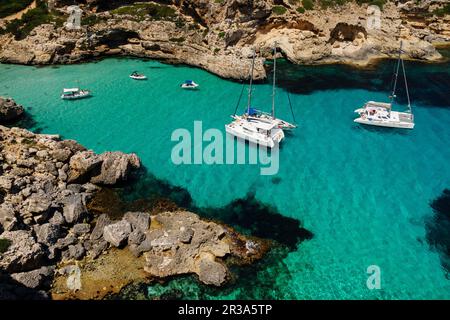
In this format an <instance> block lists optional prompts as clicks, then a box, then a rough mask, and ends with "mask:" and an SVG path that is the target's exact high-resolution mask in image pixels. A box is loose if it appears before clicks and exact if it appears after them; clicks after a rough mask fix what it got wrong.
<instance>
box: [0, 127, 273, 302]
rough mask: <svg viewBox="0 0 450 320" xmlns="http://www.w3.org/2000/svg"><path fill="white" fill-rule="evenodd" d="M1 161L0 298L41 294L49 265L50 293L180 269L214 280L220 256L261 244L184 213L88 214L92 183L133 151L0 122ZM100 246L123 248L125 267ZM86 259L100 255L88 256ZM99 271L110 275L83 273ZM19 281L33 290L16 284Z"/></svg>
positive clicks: (131, 162)
mask: <svg viewBox="0 0 450 320" xmlns="http://www.w3.org/2000/svg"><path fill="white" fill-rule="evenodd" d="M0 164H1V166H0V278H1V279H5V280H4V281H5V285H4V286H3V285H2V286H0V297H3V298H5V299H10V298H11V299H12V298H17V297H20V298H24V297H27V298H33V299H37V298H39V299H40V298H46V297H48V295H47V292H48V291H49V290H50V284H51V283H52V280H53V278H54V276H55V274H56V277H57V279H56V280H55V281H56V282H55V284H54V288H53V289H52V295H55V296H54V297H58V298H69V297H73V294H75V291H76V292H79V294H81V295H82V296H77V297H78V298H96V297H97V298H101V297H103V296H104V295H105V294H107V293H108V292H110V291H108V290H107V291H104V290H103V289H102V288H103V287H110V284H109V283H108V281H110V282H114V281H116V280H117V281H118V283H115V282H114V283H115V285H114V286H113V287H114V290H118V289H120V288H122V287H123V286H125V285H126V284H128V283H130V282H132V281H148V280H149V279H150V278H151V277H159V278H163V277H167V276H173V275H179V274H186V273H196V274H198V276H199V279H200V281H202V282H204V283H206V284H212V285H221V284H223V283H224V282H225V281H226V280H227V278H228V268H227V267H226V266H225V264H224V262H223V259H224V257H225V256H228V255H232V256H234V257H235V258H238V259H240V260H241V261H243V262H245V261H247V262H249V261H252V260H254V259H258V258H260V257H261V255H262V254H263V252H264V251H265V250H266V249H265V246H263V245H262V244H261V243H260V242H259V241H258V240H249V239H247V238H245V237H243V236H241V235H239V234H237V233H236V232H235V231H233V230H232V229H231V228H228V227H225V226H221V225H218V224H216V223H213V222H205V221H202V220H201V219H200V218H199V217H198V216H197V215H195V214H193V213H190V212H185V211H176V212H165V213H160V214H158V215H155V216H151V215H150V214H149V213H145V212H127V213H125V214H124V215H123V217H121V218H119V220H114V219H117V218H114V219H113V218H110V217H109V216H108V215H107V214H101V215H99V216H96V215H94V214H93V213H92V212H90V210H89V209H88V207H89V202H90V200H91V199H92V198H93V197H95V196H96V194H97V192H98V191H99V190H100V189H101V188H102V187H103V186H110V185H117V184H118V183H123V182H124V181H126V180H127V179H129V178H130V176H131V175H132V174H133V173H134V172H136V171H137V170H138V169H139V168H140V160H139V158H138V157H137V156H136V155H135V154H124V153H122V152H105V153H103V154H100V155H98V154H96V153H94V152H93V151H90V150H86V149H85V148H84V147H83V146H81V145H80V144H78V143H77V142H76V141H73V140H60V139H59V137H58V136H57V135H45V134H34V133H32V132H30V131H27V130H25V129H20V128H7V127H4V126H1V125H0ZM249 243H250V245H248V244H249ZM116 248H118V249H116ZM115 250H116V251H115ZM117 250H118V251H117ZM122 251H127V252H128V256H127V254H126V253H125V254H124V253H118V252H122ZM108 255H111V257H113V258H114V257H116V256H117V255H119V256H124V255H125V256H126V257H127V258H126V259H122V260H120V261H121V262H120V263H122V264H125V265H128V266H129V268H128V269H127V267H126V266H123V268H122V266H121V265H120V264H119V265H118V264H117V263H118V262H117V260H116V259H115V258H114V259H113V258H111V257H110V256H108ZM103 256H106V257H105V258H102V257H103ZM95 259H103V260H101V263H100V265H97V264H96V260H95ZM77 260H83V262H84V263H85V264H86V267H82V266H78V265H77V264H76V263H74V262H75V261H77ZM107 263H110V264H112V265H110V266H105V264H107ZM138 266H139V268H140V269H139V270H138V271H136V270H137V269H136V268H137V267H138ZM143 269H145V271H146V272H142V270H143ZM103 270H111V272H114V273H115V275H114V276H113V275H111V277H116V278H117V279H116V280H114V279H111V278H102V279H103V280H102V281H103V282H102V281H99V280H98V279H97V278H96V277H97V276H98V275H95V276H94V277H93V278H90V275H92V272H94V273H101V272H103ZM133 270H134V271H136V274H133V275H130V272H131V273H133V272H134V271H133ZM122 271H123V273H122ZM2 281H3V280H2ZM18 286H20V288H22V289H24V288H25V289H30V290H31V289H32V290H34V291H32V292H29V291H27V290H25V291H23V290H19V291H17V288H18ZM99 286H100V287H99ZM84 287H87V288H88V289H87V291H83V290H82V289H83V288H84ZM91 289H92V290H93V292H98V291H99V290H100V291H102V293H103V295H100V296H98V295H96V294H91V293H92V292H91V291H90V290H91ZM94 289H95V290H94ZM39 290H40V291H39ZM42 290H43V291H42ZM77 290H78V291H77ZM111 290H112V291H114V290H113V289H111ZM16 291H17V292H19V293H17V292H16ZM83 295H84V296H83Z"/></svg>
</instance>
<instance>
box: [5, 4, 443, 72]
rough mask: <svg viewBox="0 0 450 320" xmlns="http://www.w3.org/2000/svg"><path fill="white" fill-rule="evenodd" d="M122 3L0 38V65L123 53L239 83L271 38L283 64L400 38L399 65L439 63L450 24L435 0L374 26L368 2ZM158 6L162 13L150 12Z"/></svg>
mask: <svg viewBox="0 0 450 320" xmlns="http://www.w3.org/2000/svg"><path fill="white" fill-rule="evenodd" d="M126 5H130V2H129V1H123V2H121V1H114V2H113V3H111V2H109V1H106V0H105V1H88V5H81V8H82V10H83V12H84V17H85V20H84V24H83V26H82V28H81V29H80V30H67V29H66V28H64V27H63V26H58V27H56V26H55V24H43V25H40V26H37V27H36V28H35V29H34V30H33V31H32V32H31V33H30V34H29V35H28V36H27V37H25V38H24V39H16V38H15V37H14V36H13V35H11V34H4V35H0V43H1V44H2V45H0V61H3V62H12V63H22V64H50V63H74V62H79V61H83V60H85V59H88V58H92V57H98V56H102V55H117V54H121V55H133V56H138V57H148V58H156V59H163V60H165V61H168V62H173V63H186V64H189V65H193V66H197V67H200V68H203V69H206V70H208V71H210V72H212V73H215V74H217V75H219V76H222V77H225V78H234V79H243V78H247V77H248V74H249V67H250V63H251V56H252V49H253V48H255V49H256V50H257V52H258V58H257V60H256V64H255V79H261V78H264V77H265V76H266V73H265V70H264V67H263V58H264V57H269V56H270V49H271V48H272V47H273V45H274V42H275V41H277V42H278V47H279V48H280V49H281V51H283V53H284V55H285V56H286V57H287V59H289V60H290V61H292V62H294V63H308V64H311V63H335V62H344V63H351V64H367V63H368V62H369V61H371V60H372V59H376V58H383V57H384V58H386V57H393V56H395V54H396V52H397V50H398V45H399V40H402V41H403V42H404V51H405V58H409V59H419V60H430V61H432V60H438V59H440V58H441V55H440V54H439V53H438V52H437V51H436V50H435V48H434V45H435V44H436V45H438V44H449V43H450V18H449V15H448V14H447V15H441V14H438V12H439V10H442V8H443V6H444V5H445V2H444V1H440V0H427V1H422V2H421V4H420V6H419V5H417V4H416V2H414V1H398V2H393V1H388V2H387V3H386V4H385V5H384V6H383V8H382V11H381V14H380V15H379V16H380V24H379V27H378V24H377V25H375V26H374V25H373V23H372V22H371V21H372V20H373V17H374V15H375V14H376V13H374V12H373V9H370V8H368V4H366V3H364V4H361V5H358V4H357V3H355V2H351V1H348V2H345V4H342V5H335V6H333V5H332V6H328V7H327V8H323V7H321V6H320V4H319V3H318V2H317V1H316V2H315V4H314V7H313V8H312V10H303V11H304V12H303V13H302V12H301V11H299V10H298V8H299V7H300V8H301V2H299V1H281V2H280V1H274V0H257V1H241V0H225V1H204V0H189V1H178V0H173V1H164V2H159V1H158V4H156V3H153V2H147V7H145V5H142V4H135V5H131V7H130V6H128V7H127V8H125V9H124V8H123V7H124V6H126ZM138 6H141V9H139V8H138ZM142 6H144V7H142ZM156 8H162V9H163V10H165V12H166V14H165V15H162V16H161V15H158V14H155V12H156V11H155V10H156ZM275 8H278V10H275ZM280 8H281V11H282V12H281V13H280V12H279V11H280ZM55 10H56V11H57V12H59V16H61V15H62V18H63V19H66V18H67V13H66V12H67V3H66V2H64V1H56V8H55ZM370 10H372V11H370Z"/></svg>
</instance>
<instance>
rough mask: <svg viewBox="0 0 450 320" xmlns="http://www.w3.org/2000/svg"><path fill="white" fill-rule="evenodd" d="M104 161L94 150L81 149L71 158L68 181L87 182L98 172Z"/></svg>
mask: <svg viewBox="0 0 450 320" xmlns="http://www.w3.org/2000/svg"><path fill="white" fill-rule="evenodd" d="M101 163H102V159H101V157H99V156H98V155H96V154H95V153H94V152H93V151H80V152H78V153H76V154H75V155H73V156H72V157H71V158H70V164H69V177H68V182H69V183H71V182H86V181H88V180H89V178H90V175H91V174H96V172H97V171H98V170H99V169H100V166H101Z"/></svg>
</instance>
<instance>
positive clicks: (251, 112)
mask: <svg viewBox="0 0 450 320" xmlns="http://www.w3.org/2000/svg"><path fill="white" fill-rule="evenodd" d="M258 113H259V110H258V109H256V108H249V109H248V115H249V116H256V115H257V114H258Z"/></svg>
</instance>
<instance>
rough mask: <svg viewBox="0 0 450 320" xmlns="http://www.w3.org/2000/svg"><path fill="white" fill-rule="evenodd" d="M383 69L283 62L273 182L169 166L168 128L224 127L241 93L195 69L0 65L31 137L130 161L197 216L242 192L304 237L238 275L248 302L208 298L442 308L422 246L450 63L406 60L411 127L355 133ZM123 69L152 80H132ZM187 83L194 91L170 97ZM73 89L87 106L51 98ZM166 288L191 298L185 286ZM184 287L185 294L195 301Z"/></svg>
mask: <svg viewBox="0 0 450 320" xmlns="http://www.w3.org/2000/svg"><path fill="white" fill-rule="evenodd" d="M391 67H392V62H383V63H381V64H380V65H379V66H377V67H376V68H375V69H372V70H366V71H362V70H355V69H351V68H347V67H341V66H328V67H301V66H290V65H288V64H286V63H285V64H283V63H281V64H280V68H281V70H282V72H280V75H279V77H280V85H281V87H280V88H278V91H277V92H278V96H277V103H278V105H279V108H278V110H277V112H278V115H279V116H280V117H284V118H286V119H291V115H290V111H289V108H288V107H287V105H288V100H287V96H286V94H285V90H286V89H289V90H290V91H291V100H292V104H293V107H294V110H295V115H296V117H297V122H298V123H299V128H298V129H297V130H296V131H295V133H294V134H292V135H289V136H287V137H286V139H285V140H284V141H283V145H282V148H281V150H280V169H279V173H278V174H277V175H276V177H277V179H276V180H274V177H273V176H261V175H260V174H259V173H260V168H259V167H258V166H255V165H214V166H208V165H179V166H176V165H174V164H173V163H172V162H171V149H172V147H173V146H174V145H175V143H174V142H172V141H171V139H170V137H171V134H172V132H173V130H175V129H177V128H187V129H189V130H192V129H193V122H194V121H195V120H202V121H203V129H204V130H206V129H208V128H218V129H220V130H222V131H224V128H223V125H224V123H226V122H228V121H229V120H230V118H229V115H230V114H231V113H232V112H233V111H234V108H235V105H236V101H237V99H238V97H239V94H240V91H241V85H240V84H239V83H235V82H230V81H226V80H223V79H220V78H218V77H216V76H214V75H212V74H209V73H207V72H205V71H202V70H199V69H194V68H189V67H185V66H171V65H165V64H162V63H159V62H156V61H142V60H136V59H106V60H102V61H99V62H95V63H87V64H82V65H70V66H61V67H41V68H36V67H27V66H12V65H0V95H7V96H12V97H14V98H15V99H16V100H17V102H19V103H21V104H23V105H25V106H27V107H30V108H29V110H28V112H29V113H30V114H31V116H32V118H33V120H34V121H35V122H34V123H32V124H31V126H32V129H34V130H38V131H42V132H44V133H59V134H61V135H62V136H63V137H64V138H71V139H76V140H78V141H79V142H80V143H82V144H83V145H85V146H87V147H88V148H92V149H94V150H95V151H96V152H102V151H105V150H122V151H124V152H136V153H137V154H138V155H139V156H140V157H141V159H142V160H143V163H144V165H145V166H146V167H147V169H148V171H149V172H151V173H152V174H154V175H155V176H156V177H157V178H158V179H162V180H166V181H168V182H169V183H170V184H172V185H175V186H180V187H182V188H185V189H186V190H187V191H188V192H189V193H190V196H191V197H192V201H193V203H194V204H195V206H196V207H198V208H220V207H223V206H226V205H227V204H229V203H230V202H232V201H233V200H236V199H239V198H243V197H245V196H246V195H247V194H248V193H249V192H250V193H253V194H254V195H255V197H256V199H257V200H258V201H260V202H261V203H265V204H268V205H270V206H271V207H273V208H275V209H276V210H277V211H278V212H279V213H280V214H282V215H283V216H286V217H291V218H295V219H298V220H300V221H301V222H302V226H303V227H305V228H306V229H308V230H310V231H311V232H312V233H313V234H314V236H313V238H312V239H310V240H307V241H303V242H301V244H299V245H298V247H297V248H295V249H293V250H292V249H291V250H290V251H287V252H284V253H283V254H282V255H276V254H275V253H273V254H272V256H270V257H269V258H268V260H269V262H266V263H265V264H263V265H261V266H260V267H259V268H258V269H257V272H256V274H253V275H251V272H248V273H244V274H243V275H242V276H241V277H243V278H242V279H241V280H242V281H243V282H245V281H247V280H248V281H249V282H250V283H252V284H253V285H255V284H256V285H258V286H260V288H259V290H258V291H257V293H255V291H252V294H251V295H250V294H248V295H246V294H247V293H246V292H247V291H246V290H248V288H247V289H246V288H244V287H240V285H239V281H238V282H237V283H236V284H235V285H234V286H233V287H231V288H229V289H226V290H224V291H223V292H222V293H220V292H219V293H217V292H216V293H215V294H214V297H219V298H236V297H240V298H245V297H250V298H255V297H256V298H293V299H360V298H361V299H423V298H436V299H437V298H445V299H448V298H450V281H449V280H448V279H447V278H446V271H445V270H444V269H443V268H442V266H441V262H440V256H439V252H437V251H436V250H432V249H430V246H429V245H428V244H427V242H426V239H425V232H426V231H425V221H427V219H430V217H432V215H433V211H432V209H431V208H430V201H432V200H433V199H435V198H436V197H438V196H439V195H440V194H441V193H442V190H443V189H444V188H446V187H449V186H450V165H449V159H450V148H449V141H450V101H449V100H448V98H447V97H448V94H449V93H450V92H449V91H450V90H449V87H450V86H449V85H450V80H449V79H450V65H449V64H441V65H418V64H410V63H408V64H407V71H408V74H409V75H410V83H411V88H410V90H411V96H412V100H413V109H414V112H415V117H416V128H415V129H414V130H413V131H396V130H382V129H374V128H367V127H362V126H360V125H357V124H355V123H354V122H353V118H354V113H353V110H354V109H355V108H357V107H359V106H361V104H362V103H363V102H364V101H366V100H368V99H371V100H385V98H386V95H387V94H386V91H380V90H382V89H383V90H387V89H388V86H389V83H387V84H386V82H385V81H388V80H389V79H390V72H391V70H392V69H391ZM133 70H139V71H141V72H144V73H145V74H147V75H148V76H149V78H150V79H151V80H150V81H142V82H138V81H133V80H131V79H129V78H128V74H129V73H130V72H131V71H133ZM185 79H193V80H195V81H196V82H197V83H200V85H201V89H200V90H199V91H197V92H191V91H183V90H180V89H179V84H180V82H182V81H184V80H185ZM380 79H381V80H380ZM78 83H79V85H80V86H81V87H85V88H89V89H91V90H92V92H93V97H92V98H89V99H84V100H78V101H61V99H60V98H59V95H60V92H61V90H62V88H63V87H70V86H77V85H78ZM255 87H256V88H255V94H254V105H255V106H259V107H261V108H264V109H266V110H269V109H270V94H271V86H270V85H269V84H258V85H256V86H255ZM402 107H404V105H403V106H399V108H400V109H401V108H402ZM241 109H242V108H241ZM199 147H200V146H199V145H195V148H199ZM281 250H283V249H281ZM277 257H278V258H279V259H278V258H277ZM280 257H281V258H280ZM369 265H378V266H379V267H380V268H381V289H380V290H369V289H368V288H367V286H366V280H367V277H368V274H367V273H366V269H367V267H368V266H369ZM245 277H248V279H247V278H245ZM251 277H254V278H255V279H253V278H252V279H251V281H250V280H249V279H250V278H251ZM252 281H253V282H252ZM172 286H179V287H180V289H181V290H188V287H192V286H194V287H195V288H196V289H192V290H194V291H195V290H198V287H196V286H195V283H194V282H192V281H190V280H189V279H186V278H184V279H181V280H178V282H177V281H175V282H173V283H172ZM151 290H159V289H158V288H156V287H155V288H153V289H151ZM192 290H191V291H189V292H188V295H190V296H191V297H196V296H195V292H194V291H192Z"/></svg>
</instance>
